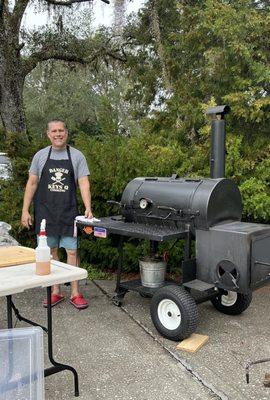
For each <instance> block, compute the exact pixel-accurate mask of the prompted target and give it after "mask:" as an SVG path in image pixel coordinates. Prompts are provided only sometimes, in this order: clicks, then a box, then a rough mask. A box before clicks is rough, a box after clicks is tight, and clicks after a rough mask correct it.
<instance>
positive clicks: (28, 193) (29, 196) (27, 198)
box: [21, 173, 38, 229]
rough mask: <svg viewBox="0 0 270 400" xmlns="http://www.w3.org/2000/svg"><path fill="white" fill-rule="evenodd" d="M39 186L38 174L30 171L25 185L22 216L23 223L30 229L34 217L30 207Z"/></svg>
mask: <svg viewBox="0 0 270 400" xmlns="http://www.w3.org/2000/svg"><path fill="white" fill-rule="evenodd" d="M37 187H38V176H37V175H33V174H31V173H30V174H29V178H28V181H27V184H26V187H25V192H24V198H23V209H22V217H21V224H22V225H23V226H25V227H26V228H28V229H29V228H30V226H31V225H32V217H31V215H30V213H29V208H30V205H31V202H32V200H33V197H34V194H35V193H36V190H37Z"/></svg>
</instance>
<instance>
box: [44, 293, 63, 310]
mask: <svg viewBox="0 0 270 400" xmlns="http://www.w3.org/2000/svg"><path fill="white" fill-rule="evenodd" d="M64 299H65V297H64V296H63V295H62V294H54V293H52V294H51V305H52V307H54V306H56V304H58V303H60V302H61V301H63V300H64ZM42 305H43V307H45V308H47V307H48V302H47V298H46V299H44V300H43V302H42Z"/></svg>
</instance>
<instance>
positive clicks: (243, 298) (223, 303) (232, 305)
mask: <svg viewBox="0 0 270 400" xmlns="http://www.w3.org/2000/svg"><path fill="white" fill-rule="evenodd" d="M251 300H252V292H250V293H248V294H242V293H237V292H232V291H227V292H225V293H224V294H221V295H218V296H217V297H214V298H213V299H211V303H212V304H213V306H214V307H215V308H216V309H217V310H218V311H220V312H221V313H223V314H227V315H239V314H241V313H242V312H243V311H245V310H246V309H247V308H248V307H249V305H250V303H251Z"/></svg>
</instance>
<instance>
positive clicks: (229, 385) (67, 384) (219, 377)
mask: <svg viewBox="0 0 270 400" xmlns="http://www.w3.org/2000/svg"><path fill="white" fill-rule="evenodd" d="M114 288H115V283H114V282H113V281H95V282H88V284H87V285H85V284H84V282H82V284H81V290H82V292H83V293H84V294H85V296H86V298H88V299H89V308H88V309H86V310H82V311H78V310H76V309H75V308H74V307H73V306H72V305H71V304H70V303H69V302H68V301H67V300H66V301H64V302H62V303H60V304H59V305H58V306H56V307H54V309H53V332H54V356H55V359H56V360H57V361H59V362H63V363H67V364H70V365H72V366H74V367H75V368H76V369H77V371H78V374H79V386H80V397H79V398H80V399H81V400H101V399H107V400H113V399H118V400H154V399H155V400H172V399H179V400H180V399H181V400H188V399H189V400H208V399H209V400H210V399H212V400H213V399H222V400H224V399H230V400H242V399H245V400H266V399H270V388H266V387H264V385H263V380H264V374H265V373H266V372H270V362H269V363H264V364H258V365H255V366H253V367H252V368H251V371H250V384H249V385H247V384H246V380H245V365H246V363H247V362H248V361H250V360H257V359H260V358H264V357H270V343H269V336H268V332H269V326H270V324H269V322H270V314H269V309H270V288H263V289H260V290H258V291H256V292H254V296H253V301H252V303H251V305H250V307H249V308H248V309H247V310H246V311H245V312H244V313H243V314H241V315H239V316H228V315H224V314H221V313H219V312H218V311H216V310H215V309H214V308H213V306H212V305H211V303H210V302H206V303H203V304H201V305H199V306H198V310H199V318H200V320H199V325H198V328H197V331H196V333H200V334H204V335H208V336H209V341H208V342H207V343H206V344H205V345H204V346H203V347H202V348H201V349H200V350H198V351H197V352H196V353H192V354H191V353H186V352H183V351H180V350H177V349H176V344H177V343H176V342H172V341H170V340H167V339H165V338H163V337H161V336H160V334H159V333H158V332H157V331H156V330H155V328H154V326H153V324H152V321H151V317H150V313H149V306H150V301H151V299H147V298H142V297H141V296H140V295H138V294H137V293H135V292H130V293H127V294H126V296H125V298H124V302H123V305H122V307H116V306H115V305H113V304H112V302H111V297H112V295H113V292H114ZM63 291H64V292H65V294H66V297H67V299H68V296H69V288H68V287H66V286H63ZM44 296H45V290H44V289H34V290H28V291H26V292H24V293H20V294H17V295H14V296H13V300H14V302H15V304H16V306H17V307H18V308H19V310H20V312H21V314H22V315H25V316H27V317H28V318H31V319H32V320H35V321H37V322H39V323H41V324H45V323H46V310H45V309H44V308H43V307H42V306H41V302H42V299H43V298H44ZM5 306H6V304H5V299H4V298H1V299H0V329H5V328H6V323H7V321H6V308H5ZM22 326H27V325H26V324H25V323H22V322H19V321H16V327H22ZM44 341H45V348H46V335H45V334H44ZM45 353H46V351H45ZM45 365H46V366H49V362H48V359H47V357H46V356H45ZM73 398H74V393H73V377H72V374H71V373H70V372H69V371H64V372H60V373H58V374H56V375H52V376H49V377H46V378H45V399H46V400H58V399H59V400H61V399H62V400H67V399H73Z"/></svg>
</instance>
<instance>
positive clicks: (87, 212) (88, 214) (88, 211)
mask: <svg viewBox="0 0 270 400" xmlns="http://www.w3.org/2000/svg"><path fill="white" fill-rule="evenodd" d="M84 216H85V218H93V214H92V211H91V208H86V209H85V212H84Z"/></svg>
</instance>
